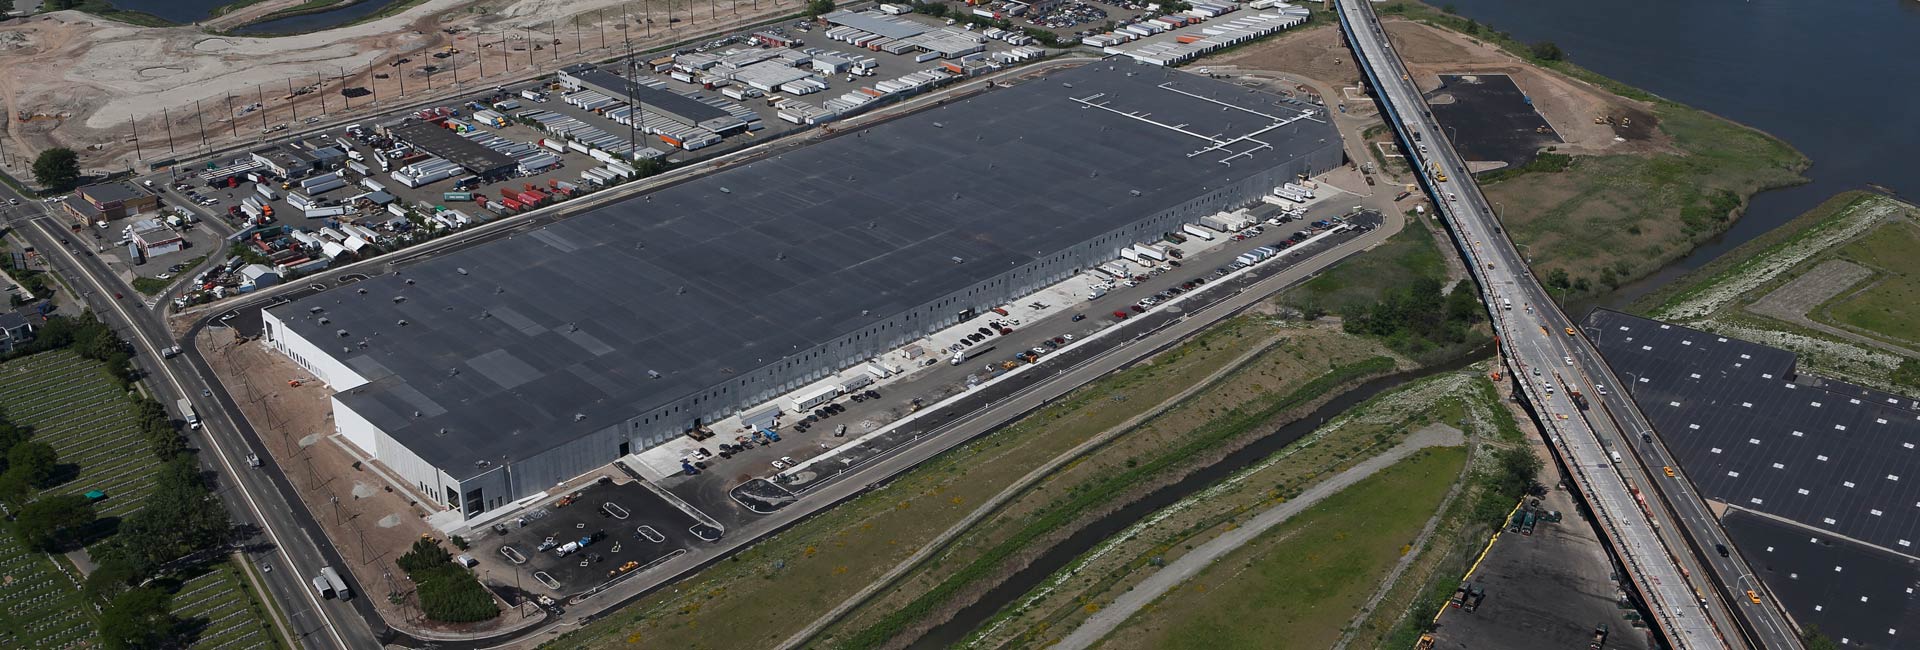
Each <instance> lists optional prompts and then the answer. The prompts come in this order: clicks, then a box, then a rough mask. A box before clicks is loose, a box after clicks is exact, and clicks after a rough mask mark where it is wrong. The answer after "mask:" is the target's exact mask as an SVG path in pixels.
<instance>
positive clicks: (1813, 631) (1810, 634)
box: [1800, 624, 1840, 650]
mask: <svg viewBox="0 0 1920 650" xmlns="http://www.w3.org/2000/svg"><path fill="white" fill-rule="evenodd" d="M1800 642H1801V643H1805V644H1807V650H1840V644H1837V643H1834V642H1833V639H1832V638H1831V637H1828V636H1827V635H1825V634H1822V633H1821V632H1820V628H1818V627H1814V626H1813V625H1811V624H1809V625H1807V629H1806V631H1803V632H1801V633H1800Z"/></svg>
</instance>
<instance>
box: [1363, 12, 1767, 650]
mask: <svg viewBox="0 0 1920 650" xmlns="http://www.w3.org/2000/svg"><path fill="white" fill-rule="evenodd" d="M1338 4H1339V9H1338V11H1339V13H1340V24H1341V29H1342V31H1343V32H1344V33H1345V34H1346V36H1347V41H1348V44H1349V45H1350V46H1351V47H1352V48H1353V50H1354V52H1355V56H1356V60H1358V61H1360V62H1361V67H1362V69H1363V70H1364V71H1365V72H1366V75H1367V78H1368V80H1369V82H1370V85H1371V86H1372V87H1373V89H1374V91H1375V94H1376V99H1377V100H1378V101H1379V102H1380V103H1381V108H1382V109H1383V111H1384V112H1385V113H1386V114H1387V115H1388V117H1387V120H1388V122H1389V123H1390V124H1392V125H1393V127H1394V130H1395V132H1396V134H1397V135H1398V137H1399V138H1400V142H1401V145H1402V146H1403V147H1404V148H1406V150H1407V154H1408V159H1409V162H1410V164H1411V165H1412V166H1413V167H1414V169H1415V174H1416V175H1417V176H1420V177H1421V182H1422V184H1423V186H1424V187H1425V188H1426V189H1427V191H1428V193H1429V194H1430V195H1431V196H1432V197H1433V200H1434V203H1435V205H1436V208H1437V209H1438V211H1439V213H1440V214H1441V216H1443V217H1444V218H1445V219H1446V221H1447V224H1448V226H1449V229H1450V231H1451V233H1452V235H1453V238H1454V243H1455V244H1456V246H1458V247H1459V248H1460V250H1461V254H1462V257H1463V258H1464V259H1466V260H1467V262H1468V266H1469V268H1470V269H1471V271H1472V272H1473V274H1474V276H1475V278H1476V279H1477V280H1478V281H1479V282H1480V286H1481V290H1482V292H1483V293H1484V298H1485V300H1486V303H1487V305H1488V308H1489V309H1490V310H1491V311H1492V314H1493V322H1494V327H1495V330H1496V332H1497V333H1498V334H1499V335H1500V338H1501V350H1502V353H1503V356H1504V357H1505V358H1506V359H1507V363H1508V364H1509V369H1510V370H1511V373H1512V375H1513V378H1514V379H1515V380H1516V384H1517V385H1518V386H1519V387H1520V389H1521V390H1520V391H1519V392H1520V393H1521V394H1523V395H1525V396H1526V397H1527V398H1528V401H1529V402H1530V403H1531V404H1532V405H1534V407H1535V413H1536V415H1537V417H1538V418H1539V419H1540V420H1541V421H1542V422H1543V423H1544V424H1545V425H1546V429H1547V432H1548V435H1549V436H1550V438H1551V442H1552V447H1553V448H1554V450H1555V452H1556V454H1558V455H1559V456H1560V457H1561V458H1562V460H1563V461H1564V462H1565V463H1566V464H1567V465H1569V466H1570V468H1571V470H1572V473H1573V476H1574V479H1575V483H1576V485H1577V487H1578V488H1579V490H1580V492H1581V494H1582V497H1583V498H1584V500H1585V501H1586V502H1587V503H1588V505H1589V506H1591V507H1592V509H1593V511H1594V513H1595V516H1596V518H1597V519H1598V521H1599V522H1600V524H1601V531H1602V534H1603V536H1604V537H1605V538H1606V541H1607V543H1608V545H1609V546H1610V547H1611V548H1612V550H1613V551H1614V553H1615V555H1616V556H1617V557H1618V558H1619V559H1620V560H1621V564H1622V565H1623V566H1624V567H1626V569H1627V575H1628V577H1629V578H1630V580H1631V582H1632V584H1633V586H1634V588H1635V590H1636V591H1637V592H1638V595H1639V596H1640V597H1641V600H1642V602H1644V603H1645V606H1646V608H1647V610H1648V611H1649V612H1650V613H1651V614H1652V619H1653V622H1655V623H1656V624H1657V625H1658V628H1659V632H1660V633H1661V634H1662V635H1663V636H1664V637H1665V639H1666V640H1667V642H1668V643H1669V645H1671V646H1673V647H1676V648H1709V647H1749V646H1759V647H1766V648H1794V647H1798V640H1797V639H1796V638H1795V637H1794V636H1793V635H1792V633H1791V628H1790V627H1788V626H1786V625H1785V624H1784V619H1783V618H1782V616H1781V614H1780V612H1779V610H1778V609H1776V608H1775V607H1774V606H1773V605H1772V604H1771V601H1767V602H1764V603H1758V604H1756V603H1753V602H1751V601H1750V600H1748V599H1747V598H1746V597H1745V591H1744V588H1741V589H1740V590H1739V591H1738V596H1737V597H1736V596H1735V591H1734V590H1733V589H1732V588H1731V587H1730V586H1729V585H1732V584H1735V583H1737V582H1738V581H1739V580H1741V578H1740V577H1739V576H1742V575H1746V574H1747V573H1748V572H1746V571H1745V570H1744V569H1743V567H1742V566H1741V563H1740V561H1739V558H1738V557H1737V556H1734V557H1729V558H1718V557H1717V553H1715V554H1714V555H1713V557H1712V558H1709V557H1708V556H1707V555H1706V554H1705V553H1702V552H1701V550H1702V549H1701V547H1700V545H1699V544H1695V543H1693V542H1692V540H1696V539H1698V540H1704V541H1705V542H1706V544H1707V548H1708V549H1711V545H1712V544H1713V543H1716V542H1715V541H1713V540H1721V542H1722V543H1723V542H1724V532H1722V531H1721V530H1720V528H1719V525H1718V524H1717V522H1716V521H1715V520H1714V519H1712V518H1711V517H1710V516H1706V514H1705V512H1704V505H1703V504H1701V503H1700V500H1699V499H1698V498H1697V497H1695V496H1693V495H1690V494H1686V493H1685V492H1684V483H1683V482H1681V481H1672V480H1656V479H1655V477H1653V476H1652V475H1651V474H1650V473H1649V472H1648V471H1647V468H1648V466H1649V465H1654V464H1659V465H1662V466H1670V465H1672V463H1671V461H1670V459H1669V458H1668V457H1667V456H1666V455H1665V454H1664V452H1663V451H1662V450H1661V449H1660V447H1659V445H1658V444H1657V443H1654V444H1640V445H1636V444H1634V443H1633V442H1632V439H1633V437H1634V434H1636V433H1637V434H1640V435H1643V436H1645V438H1643V439H1644V440H1652V439H1653V438H1654V436H1655V434H1653V433H1652V429H1651V427H1649V426H1646V424H1645V422H1646V421H1645V418H1644V417H1643V416H1641V415H1640V414H1639V413H1638V412H1637V411H1636V410H1635V407H1634V405H1633V404H1632V403H1631V402H1630V401H1629V400H1626V399H1623V398H1621V396H1620V393H1619V392H1618V391H1614V392H1613V393H1612V394H1609V395H1604V396H1602V395H1597V394H1594V393H1598V392H1599V390H1600V389H1598V388H1596V386H1616V387H1617V386H1619V385H1620V384H1619V381H1618V380H1617V379H1615V378H1614V377H1613V374H1612V371H1611V369H1609V368H1608V367H1607V366H1606V364H1605V363H1604V362H1603V361H1602V360H1601V359H1600V356H1599V354H1598V353H1597V352H1596V351H1595V350H1594V348H1593V346H1592V345H1591V344H1590V343H1589V342H1588V341H1587V339H1586V338H1584V337H1582V336H1579V335H1578V332H1577V330H1575V329H1574V323H1573V321H1572V319H1570V318H1568V317H1567V315H1566V314H1565V313H1563V312H1561V311H1560V308H1559V307H1558V306H1557V305H1556V304H1555V303H1554V302H1553V301H1552V299H1551V296H1550V295H1549V294H1548V293H1547V292H1546V289H1545V288H1544V287H1542V286H1541V285H1540V284H1539V283H1538V282H1537V281H1536V280H1535V279H1534V278H1533V276H1532V273H1531V272H1530V271H1529V270H1528V268H1527V264H1526V262H1525V259H1524V258H1523V257H1522V256H1521V255H1520V254H1519V251H1518V249H1517V248H1516V247H1515V246H1514V245H1513V243H1512V242H1511V241H1509V240H1508V239H1507V237H1506V235H1505V232H1504V231H1503V230H1502V228H1501V227H1500V222H1499V219H1498V217H1497V215H1495V213H1494V210H1493V209H1492V207H1491V206H1490V205H1489V204H1488V202H1487V200H1486V197H1485V196H1483V195H1482V194H1481V192H1480V188H1479V186H1478V184H1476V183H1474V182H1473V181H1472V176H1470V175H1469V174H1468V171H1467V166H1466V163H1465V161H1464V160H1462V159H1461V158H1460V156H1459V154H1458V152H1457V151H1455V150H1454V148H1453V146H1452V145H1451V143H1450V142H1449V141H1448V140H1447V139H1446V137H1445V132H1444V131H1443V130H1442V128H1441V127H1440V125H1439V124H1438V123H1437V122H1436V121H1434V119H1433V117H1432V114H1431V113H1430V112H1429V111H1428V108H1427V105H1426V103H1425V100H1424V99H1422V97H1421V95H1420V93H1419V89H1418V88H1416V87H1415V85H1414V83H1413V82H1412V80H1411V77H1410V75H1409V74H1408V73H1407V71H1406V68H1405V66H1404V65H1403V63H1402V62H1401V61H1400V59H1399V56H1398V55H1397V53H1395V52H1394V51H1393V49H1392V44H1391V43H1390V41H1389V40H1388V39H1387V37H1386V34H1385V32H1384V31H1383V30H1382V29H1381V26H1380V22H1379V18H1378V17H1377V16H1376V15H1375V14H1374V12H1373V9H1372V7H1371V6H1370V5H1369V3H1367V2H1364V1H1356V0H1341V1H1340V2H1339V3H1338ZM1555 384H1559V388H1560V389H1562V390H1564V391H1567V392H1566V393H1564V394H1556V393H1555ZM1573 391H1581V392H1584V393H1587V394H1590V395H1591V396H1592V397H1595V398H1597V399H1596V402H1597V403H1598V404H1599V405H1600V407H1601V408H1600V410H1599V412H1594V411H1590V410H1588V409H1586V408H1581V407H1580V406H1578V405H1577V404H1575V403H1574V402H1573V400H1571V399H1569V398H1570V397H1572V396H1573V393H1572V392H1573ZM1615 418H1619V421H1618V422H1616V421H1615ZM1643 453H1644V454H1648V456H1649V457H1650V458H1651V459H1653V460H1649V461H1648V462H1644V463H1643V462H1641V461H1640V454H1643ZM1642 487H1645V488H1647V489H1646V490H1644V491H1643V490H1642V489H1641V488H1642ZM1669 488H1673V489H1678V490H1681V492H1680V493H1679V494H1677V495H1668V494H1666V493H1665V490H1666V489H1669ZM1647 491H1650V492H1652V493H1653V497H1654V498H1653V500H1652V502H1651V503H1649V502H1648V501H1647V500H1646V499H1645V498H1643V493H1644V492H1647ZM1711 560H1720V561H1718V562H1715V561H1711ZM1703 568H1711V569H1713V570H1714V571H1713V573H1708V572H1706V571H1703V570H1702V569H1703ZM1728 576H1733V579H1732V580H1728ZM1709 596H1710V598H1709ZM1749 622H1751V624H1749Z"/></svg>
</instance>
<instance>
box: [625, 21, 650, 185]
mask: <svg viewBox="0 0 1920 650" xmlns="http://www.w3.org/2000/svg"><path fill="white" fill-rule="evenodd" d="M622 35H623V36H624V33H623V34H622ZM623 40H626V44H627V58H626V67H627V70H626V73H625V74H622V75H620V76H621V80H622V81H625V82H626V83H624V84H622V85H623V86H625V87H626V89H627V105H628V106H632V107H634V109H635V110H636V111H638V112H637V113H635V114H632V115H628V116H627V155H628V156H629V157H631V156H632V155H633V154H634V152H636V151H639V150H640V133H639V128H640V123H641V122H642V121H643V120H645V119H646V114H647V111H646V107H644V106H641V105H639V104H637V103H635V102H634V101H633V40H632V39H623Z"/></svg>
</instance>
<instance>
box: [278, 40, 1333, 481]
mask: <svg viewBox="0 0 1920 650" xmlns="http://www.w3.org/2000/svg"><path fill="white" fill-rule="evenodd" d="M1343 159H1344V154H1343V150H1342V148H1341V145H1340V141H1339V136H1338V134H1337V133H1336V132H1335V130H1334V129H1333V127H1332V126H1331V125H1330V124H1329V123H1328V122H1327V121H1326V119H1325V115H1324V113H1323V111H1321V110H1320V109H1319V108H1318V107H1314V106H1309V105H1305V104H1300V103H1297V102H1294V101H1292V100H1289V99H1283V98H1280V97H1277V96H1274V95H1270V94H1265V93H1260V92H1254V91H1251V90H1249V89H1247V88H1242V87H1239V86H1235V85H1232V84H1228V83H1223V82H1219V81H1213V80H1210V79H1206V78H1203V77H1198V76H1194V75H1191V74H1186V73H1182V72H1177V71H1172V70H1167V69H1164V68H1158V67H1152V66H1144V65H1138V64H1133V63H1115V62H1099V63H1095V64H1089V65H1086V66H1082V67H1079V68H1076V69H1073V70H1069V71H1065V72H1061V73H1058V74H1054V75H1050V76H1047V77H1044V78H1041V79H1037V80H1030V81H1026V82H1023V83H1020V84H1018V85H1015V86H1012V87H1008V88H1002V89H999V90H995V91H991V92H987V93H983V94H981V95H978V96H975V97H972V98H969V99H965V100H963V101H958V102H954V103H952V104H949V105H946V106H943V107H940V108H936V109H931V110H927V111H924V112H920V113H917V114H914V115H909V116H906V117H902V118H899V119H895V120H892V121H890V122H886V123H883V124H881V125H878V126H873V127H871V128H866V129H860V130H857V131H852V132H848V133H844V134H842V135H840V136H838V137H835V138H832V139H830V140H827V141H824V142H821V143H818V144H814V145H810V146H806V147H802V148H800V149H796V150H793V151H790V152H787V153H782V154H779V155H777V156H772V157H768V158H765V159H760V160H755V161H752V162H749V163H746V164H742V165H739V166H736V167H732V168H729V169H727V170H726V171H722V172H718V173H714V174H711V175H707V176H704V177H700V178H698V179H694V180H690V181H687V182H683V183H679V184H676V185H673V186H671V187H668V188H665V189H661V190H658V191H654V192H652V193H651V194H648V195H645V196H636V197H634V198H632V199H629V200H626V201H624V202H621V203H617V204H613V205H608V206H604V207H600V208H596V209H594V210H592V211H589V212H585V213H583V214H580V215H576V216H573V217H571V218H568V219H565V220H562V221H560V222H558V223H554V224H551V225H548V226H545V227H543V228H540V229H538V230H534V231H532V232H528V233H525V234H518V235H514V236H512V237H510V238H504V239H499V240H495V241H490V242H487V243H484V244H479V245H475V246H473V247H470V248H466V249H463V250H459V251H456V252H452V253H448V254H445V255H441V256H438V257H433V258H430V259H426V260H423V261H420V262H418V263H412V264H409V265H407V266H404V267H401V268H400V269H399V270H398V271H396V272H394V273H391V274H388V275H384V276H380V277H375V278H372V279H369V280H365V281H362V282H358V283H355V284H352V285H347V286H345V287H342V288H338V289H334V290H332V291H328V292H324V293H320V294H316V295H312V296H309V297H306V298H302V299H299V300H297V301H294V302H291V303H288V304H284V305H280V306H276V307H273V308H271V309H268V310H267V311H266V313H265V315H264V316H265V318H264V320H265V323H266V329H265V337H266V340H267V341H268V342H269V343H270V344H271V345H272V346H273V347H274V348H275V349H277V350H279V351H281V352H283V353H285V354H286V355H287V356H288V357H290V358H292V359H293V360H294V361H295V362H296V363H298V364H300V365H301V366H302V367H304V368H306V369H308V370H310V371H312V372H313V373H315V374H316V375H317V376H318V377H319V378H320V379H321V380H323V381H325V382H327V383H328V384H329V385H330V386H331V387H332V388H333V389H334V390H336V391H337V393H336V394H335V395H334V398H333V408H334V411H335V422H336V427H337V428H338V432H339V433H340V434H341V435H342V436H343V437H344V438H345V439H347V440H349V441H351V442H352V443H354V444H355V445H358V446H359V447H360V448H362V449H363V450H365V451H367V452H369V453H371V454H372V455H374V456H375V457H376V458H378V459H379V460H380V461H381V462H382V463H384V464H386V465H388V466H390V467H391V468H392V469H393V470H394V472H395V473H397V474H399V475H401V476H404V477H406V479H407V480H408V481H409V482H411V483H413V484H414V485H415V486H416V487H418V488H419V489H420V490H421V491H422V492H424V493H425V494H427V495H430V496H431V497H432V498H434V499H436V500H438V501H441V502H442V503H444V504H445V505H446V506H448V507H450V508H457V509H458V510H460V511H461V512H463V513H464V514H465V515H466V516H467V517H474V516H476V515H481V514H482V513H486V512H487V511H491V510H495V509H497V508H501V507H503V506H507V505H510V504H511V503H512V502H513V501H515V500H517V499H519V498H522V497H525V496H529V495H533V494H536V493H539V492H540V491H542V490H545V489H547V488H548V487H550V486H553V485H555V484H556V483H559V482H562V481H565V480H568V479H570V478H573V477H577V476H579V475H581V474H584V473H586V472H590V471H592V470H594V469H595V468H598V467H601V466H603V465H605V464H607V463H609V462H611V461H613V460H615V459H617V458H619V457H621V456H623V455H626V454H629V453H632V452H636V451H639V450H641V449H645V448H648V447H652V446H655V445H659V444H661V443H663V442H665V441H667V440H669V439H671V438H672V437H674V436H678V435H681V434H683V433H685V432H686V431H688V430H690V429H691V428H692V427H695V426H698V425H699V424H700V423H702V422H711V421H714V420H717V419H721V418H724V417H727V416H729V415H733V414H736V413H738V412H740V411H741V410H742V409H745V408H749V407H752V406H755V405H759V404H763V403H766V402H768V401H771V400H773V399H775V398H777V397H779V396H781V395H783V394H785V393H788V392H791V391H793V390H795V389H797V388H800V387H803V386H805V385H807V384H808V383H809V382H813V381H816V380H819V379H821V378H824V377H826V376H828V375H830V374H833V373H835V372H838V371H839V370H841V369H843V368H846V367H848V366H851V365H854V364H856V363H859V362H861V361H863V360H865V359H867V358H870V357H872V356H874V355H877V354H879V353H882V352H885V351H887V350H890V349H893V348H896V347H898V346H901V345H903V344H906V343H908V342H911V341H913V340H915V339H918V338H920V337H922V336H924V335H925V334H927V333H929V332H932V331H935V330H937V329H939V328H942V327H944V326H948V325H951V324H954V323H956V322H959V321H961V320H964V319H966V318H970V317H972V316H973V315H974V314H976V313H979V312H981V311H984V310H986V309H989V308H991V307H993V306H995V305H998V304H1001V303H1003V302H1005V301H1007V300H1009V299H1012V298H1016V297H1019V296H1022V295H1026V294H1028V293H1030V292H1032V291H1035V290H1037V289H1040V288H1043V287H1045V286H1047V285H1049V284H1052V283H1055V282H1058V281H1060V280H1062V279H1065V278H1068V277H1071V276H1072V275H1073V274H1075V273H1077V272H1079V271H1080V270H1082V269H1086V268H1090V267H1091V266H1093V265H1096V264H1098V263H1101V262H1105V261H1108V260H1111V259H1113V258H1114V257H1115V255H1116V254H1117V253H1118V251H1119V250H1120V249H1121V248H1122V247H1125V246H1127V245H1129V244H1131V243H1133V242H1136V241H1150V240H1153V239H1156V238H1158V236H1159V233H1161V232H1165V231H1168V230H1173V229H1177V228H1179V226H1180V224H1182V223H1187V222H1192V221H1194V220H1197V219H1199V218H1200V217H1202V216H1206V215H1210V214H1214V213H1216V212H1219V211H1221V210H1229V209H1234V208H1238V207H1243V206H1246V205H1248V204H1250V203H1252V202H1254V201H1257V200H1258V198H1259V197H1260V196H1261V195H1262V194H1264V193H1267V192H1269V191H1271V189H1272V188H1273V187H1275V186H1276V185H1279V184H1282V183H1284V182H1286V181H1288V180H1291V179H1293V178H1294V176H1295V175H1296V174H1302V173H1306V174H1315V173H1319V172H1324V171H1327V170H1329V169H1332V168H1334V167H1336V166H1338V165H1340V164H1342V162H1343Z"/></svg>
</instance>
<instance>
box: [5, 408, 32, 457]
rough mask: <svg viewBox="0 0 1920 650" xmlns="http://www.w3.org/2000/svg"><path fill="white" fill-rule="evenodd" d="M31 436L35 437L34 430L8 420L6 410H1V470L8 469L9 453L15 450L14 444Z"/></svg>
mask: <svg viewBox="0 0 1920 650" xmlns="http://www.w3.org/2000/svg"><path fill="white" fill-rule="evenodd" d="M31 437H33V431H32V430H30V429H28V428H26V427H22V426H15V425H14V424H13V423H12V422H8V421H7V414H6V413H5V412H0V472H5V471H7V454H8V452H11V451H13V446H14V445H18V444H20V443H23V442H26V441H27V438H31Z"/></svg>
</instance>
